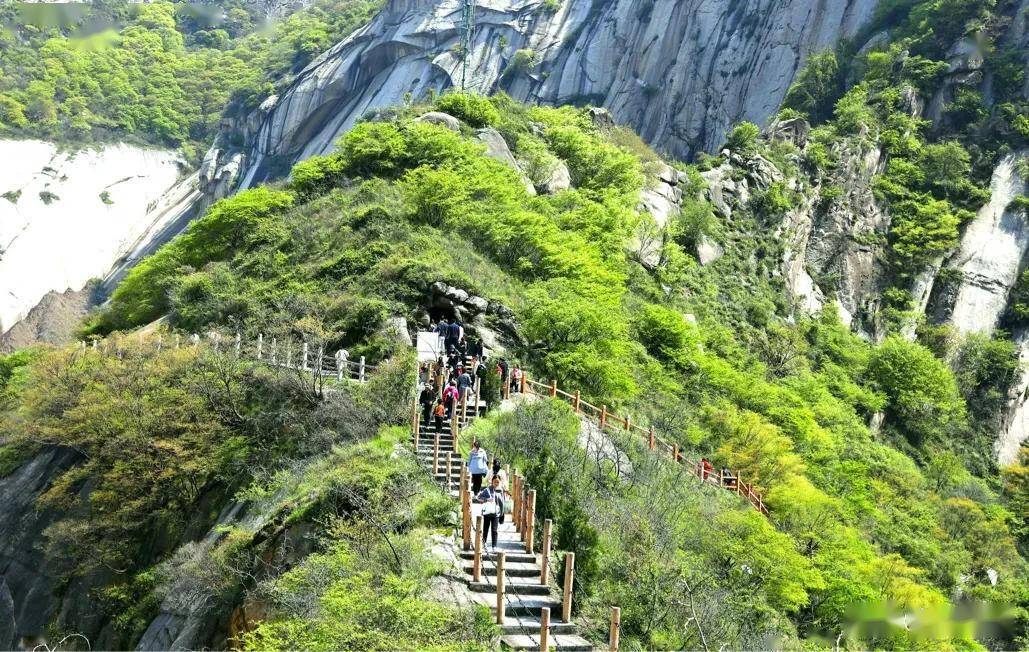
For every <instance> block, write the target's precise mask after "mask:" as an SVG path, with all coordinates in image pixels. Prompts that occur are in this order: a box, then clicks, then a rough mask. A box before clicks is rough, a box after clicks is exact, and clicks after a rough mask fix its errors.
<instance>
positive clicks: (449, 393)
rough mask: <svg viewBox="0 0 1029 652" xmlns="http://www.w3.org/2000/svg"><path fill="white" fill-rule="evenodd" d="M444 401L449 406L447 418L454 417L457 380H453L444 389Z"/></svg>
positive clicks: (451, 418)
mask: <svg viewBox="0 0 1029 652" xmlns="http://www.w3.org/2000/svg"><path fill="white" fill-rule="evenodd" d="M443 403H444V404H445V405H446V406H447V418H448V419H450V420H453V419H454V405H455V404H456V403H457V381H456V380H452V381H450V384H449V385H447V386H446V388H445V389H444V390H443Z"/></svg>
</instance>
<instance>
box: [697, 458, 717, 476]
mask: <svg viewBox="0 0 1029 652" xmlns="http://www.w3.org/2000/svg"><path fill="white" fill-rule="evenodd" d="M714 471H715V467H713V466H712V465H711V462H709V461H708V460H707V458H706V457H702V458H701V459H700V479H701V480H707V478H708V476H710V475H711V474H712V473H714Z"/></svg>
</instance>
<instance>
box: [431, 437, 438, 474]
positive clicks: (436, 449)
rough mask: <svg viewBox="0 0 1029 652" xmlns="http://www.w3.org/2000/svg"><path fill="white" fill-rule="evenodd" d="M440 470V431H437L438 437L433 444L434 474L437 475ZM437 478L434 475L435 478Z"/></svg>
mask: <svg viewBox="0 0 1029 652" xmlns="http://www.w3.org/2000/svg"><path fill="white" fill-rule="evenodd" d="M438 472H439V433H438V432H437V433H436V438H435V440H434V442H433V445H432V475H433V476H435V475H436V473H438ZM435 479H436V478H435V477H433V480H435Z"/></svg>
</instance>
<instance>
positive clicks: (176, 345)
mask: <svg viewBox="0 0 1029 652" xmlns="http://www.w3.org/2000/svg"><path fill="white" fill-rule="evenodd" d="M93 348H94V349H95V348H96V340H93ZM175 348H176V349H177V348H179V334H178V333H176V334H175Z"/></svg>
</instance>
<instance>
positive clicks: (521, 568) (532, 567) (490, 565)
mask: <svg viewBox="0 0 1029 652" xmlns="http://www.w3.org/2000/svg"><path fill="white" fill-rule="evenodd" d="M463 569H464V572H466V573H468V574H469V575H471V573H472V564H464V565H463ZM496 575H497V565H496V564H495V563H494V562H493V560H489V559H484V560H483V562H482V576H483V577H486V576H493V577H496ZM504 575H505V576H506V577H535V578H537V579H539V576H540V567H539V566H537V565H536V564H526V563H519V562H507V561H505V562H504Z"/></svg>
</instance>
